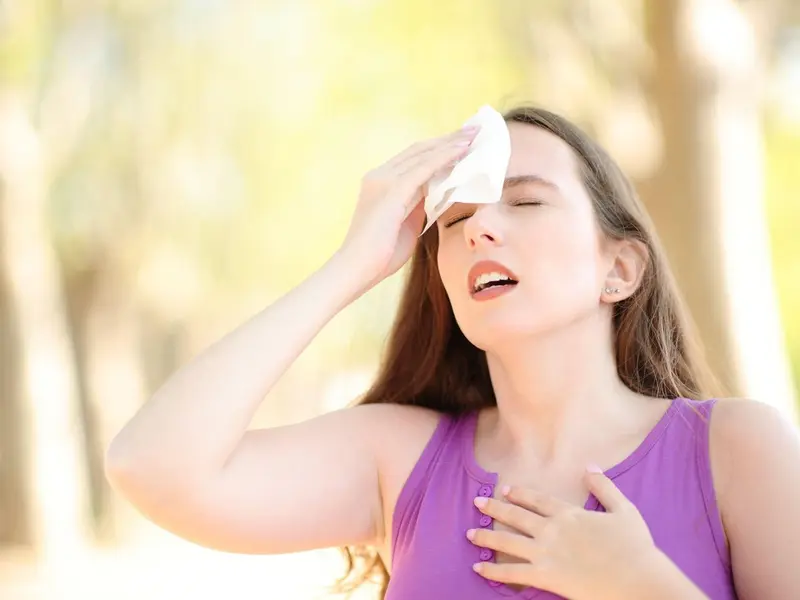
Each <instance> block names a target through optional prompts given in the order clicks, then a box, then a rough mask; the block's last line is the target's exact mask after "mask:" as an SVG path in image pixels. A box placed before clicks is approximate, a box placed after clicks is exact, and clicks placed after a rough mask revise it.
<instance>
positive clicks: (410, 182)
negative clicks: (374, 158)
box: [393, 147, 469, 216]
mask: <svg viewBox="0 0 800 600" xmlns="http://www.w3.org/2000/svg"><path fill="white" fill-rule="evenodd" d="M467 152H469V148H467V147H444V148H439V149H437V150H436V151H435V152H433V153H432V154H431V155H430V156H429V157H427V158H426V159H424V160H420V162H419V163H418V164H416V165H414V167H412V168H411V169H410V170H409V171H407V172H406V173H404V174H402V175H400V176H399V179H398V180H397V182H396V184H395V186H394V189H393V193H394V194H397V196H395V197H399V198H401V199H402V202H403V206H404V210H405V215H406V216H408V215H409V214H410V213H411V211H412V209H413V208H414V207H415V206H416V205H417V204H418V203H419V202H421V201H422V199H423V197H424V196H423V193H422V188H423V185H424V184H425V183H427V182H428V181H429V180H430V179H431V177H433V175H434V173H436V172H437V171H438V170H439V169H441V168H442V165H444V164H446V163H447V162H449V161H452V160H455V159H457V158H459V157H462V156H464V155H465V154H466V153H467Z"/></svg>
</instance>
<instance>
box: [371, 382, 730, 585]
mask: <svg viewBox="0 0 800 600" xmlns="http://www.w3.org/2000/svg"><path fill="white" fill-rule="evenodd" d="M714 404H715V401H714V400H706V401H696V400H687V399H683V398H678V399H675V400H673V401H672V403H671V404H670V406H669V408H668V409H667V411H666V412H665V413H664V415H663V416H662V417H661V419H660V420H659V421H658V423H657V424H656V425H655V427H654V428H653V429H652V430H651V431H650V432H649V434H648V435H647V436H646V438H645V439H644V441H643V442H642V443H641V444H640V445H639V447H638V448H637V449H636V450H635V451H634V452H633V453H632V454H631V455H630V456H628V457H627V458H626V459H624V460H623V461H622V462H620V463H619V464H617V465H616V466H614V467H613V468H611V469H609V470H608V471H606V472H605V474H606V476H608V477H609V478H610V479H611V480H612V481H613V482H614V484H615V485H616V486H617V487H618V488H619V489H620V490H621V491H622V492H623V493H624V494H625V496H626V497H627V498H628V499H629V500H630V501H631V502H632V503H633V504H634V505H635V506H636V507H637V508H638V510H639V512H640V513H641V514H642V516H643V517H644V519H645V521H646V522H647V525H648V527H649V529H650V532H651V534H652V536H653V539H654V541H655V543H656V545H657V546H658V547H659V548H660V549H661V550H662V551H663V552H664V553H665V554H666V555H667V556H668V557H669V558H670V559H671V560H672V561H673V562H674V563H675V564H676V565H677V566H678V567H679V568H680V569H681V570H682V571H683V573H684V574H685V575H686V576H687V577H689V578H690V579H691V580H692V581H693V582H694V583H695V585H697V586H698V587H699V588H700V589H701V590H702V591H703V592H705V594H706V595H707V596H708V597H709V598H710V599H711V600H728V599H735V598H736V593H735V591H734V587H733V582H732V577H731V566H730V556H729V552H728V548H727V544H726V542H725V536H724V532H723V528H722V522H721V519H720V515H719V511H718V508H717V503H716V499H715V494H714V488H713V484H712V478H711V466H710V462H709V447H708V445H709V438H708V423H709V420H710V416H711V410H712V408H713V406H714ZM476 423H477V413H471V414H468V415H466V416H462V417H451V416H447V415H445V416H443V417H442V418H441V420H440V422H439V424H438V425H437V427H436V430H435V432H434V433H433V435H432V436H431V439H430V440H429V441H428V443H427V445H426V446H425V448H424V450H423V451H422V454H421V455H420V458H419V460H418V461H417V463H416V465H415V466H414V468H413V469H412V471H411V474H410V475H409V478H408V480H407V481H406V483H405V485H404V487H403V488H402V490H401V491H400V495H399V497H398V500H397V505H396V506H395V511H394V522H393V527H392V529H393V531H392V542H391V543H392V576H391V579H390V581H389V587H388V589H387V592H386V600H429V599H430V600H441V599H443V598H458V599H459V600H502V599H503V598H515V599H518V600H530V599H532V598H535V599H536V600H552V599H554V598H562V596H558V595H556V594H552V593H550V592H547V591H544V590H539V589H535V588H530V587H529V588H525V589H522V590H518V589H515V588H512V587H509V586H507V585H505V584H501V583H498V582H494V581H490V580H488V579H485V578H483V577H482V576H480V575H478V574H477V573H475V572H474V571H473V570H472V565H473V564H474V563H476V562H479V561H487V560H489V561H490V560H494V556H493V552H492V551H491V550H488V549H485V548H484V549H482V548H479V547H477V546H475V545H473V544H472V543H471V542H470V541H469V540H467V537H466V531H467V529H471V528H478V527H491V526H492V519H491V518H490V517H488V516H485V515H483V514H482V513H481V512H480V511H478V509H477V508H476V507H475V506H474V504H473V499H474V498H475V497H476V496H487V497H488V496H492V495H493V494H494V490H495V486H496V485H497V474H496V473H489V472H487V471H485V470H484V469H482V468H481V467H480V466H479V465H478V463H477V462H476V460H475V453H474V448H475V446H474V440H475V427H476ZM587 495H588V494H587ZM584 508H586V509H587V510H594V511H603V510H604V509H603V507H602V505H600V503H599V501H598V500H597V499H596V498H595V497H594V496H592V495H589V498H588V500H587V501H586V504H585V506H584ZM598 551H599V552H602V549H601V548H598Z"/></svg>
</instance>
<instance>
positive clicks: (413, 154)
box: [386, 128, 478, 170]
mask: <svg viewBox="0 0 800 600" xmlns="http://www.w3.org/2000/svg"><path fill="white" fill-rule="evenodd" d="M477 131H478V130H477V129H474V128H461V129H458V130H456V131H452V132H450V133H448V134H447V135H442V136H438V137H435V138H431V139H428V140H424V141H422V142H417V143H415V144H411V146H409V147H408V148H406V149H405V150H403V151H402V152H401V153H400V154H398V155H397V156H395V157H393V158H391V159H389V161H388V162H387V163H386V166H387V167H389V168H393V169H397V168H399V167H401V166H402V165H404V164H405V163H407V162H408V161H409V160H413V159H415V158H417V157H419V156H421V155H425V154H427V153H429V152H430V151H432V150H434V149H436V148H439V147H441V146H444V145H447V144H455V143H458V141H460V140H464V139H467V140H472V138H473V137H475V134H476V133H477ZM403 170H405V169H403Z"/></svg>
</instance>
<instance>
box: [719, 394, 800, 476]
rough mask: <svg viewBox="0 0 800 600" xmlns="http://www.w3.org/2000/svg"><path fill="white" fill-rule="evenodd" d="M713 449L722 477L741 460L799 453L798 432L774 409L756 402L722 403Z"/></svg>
mask: <svg viewBox="0 0 800 600" xmlns="http://www.w3.org/2000/svg"><path fill="white" fill-rule="evenodd" d="M709 438H710V440H709V441H710V448H711V452H712V454H714V455H716V458H717V459H718V460H716V461H715V462H716V463H717V464H718V466H719V467H720V469H721V474H722V473H724V472H725V471H726V469H728V470H730V469H732V468H733V467H734V466H736V467H737V468H740V467H742V465H741V464H737V463H738V461H740V460H743V459H746V460H747V461H748V462H753V461H756V460H758V459H759V458H761V459H764V458H775V457H776V456H781V455H783V454H784V453H786V452H788V453H789V454H791V453H792V452H797V447H796V446H797V430H796V429H795V427H794V426H793V424H792V423H791V422H790V421H789V420H788V419H787V418H786V417H785V416H784V415H783V414H782V413H781V412H780V411H779V410H778V409H777V408H775V407H774V406H771V405H769V404H766V403H764V402H759V401H756V400H747V399H741V398H730V399H722V400H718V401H717V402H716V404H715V406H714V411H713V418H712V419H711V422H710V425H709Z"/></svg>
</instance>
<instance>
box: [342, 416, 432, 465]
mask: <svg viewBox="0 0 800 600" xmlns="http://www.w3.org/2000/svg"><path fill="white" fill-rule="evenodd" d="M346 410H348V411H352V413H353V418H354V419H357V420H358V421H360V426H359V429H360V431H362V432H363V435H365V436H366V437H367V441H368V443H369V444H370V446H371V447H372V448H373V449H374V454H375V456H376V457H377V459H378V467H379V470H380V472H381V479H386V478H389V479H393V478H394V477H395V473H397V472H398V471H400V472H404V471H405V470H407V467H408V464H409V463H415V462H416V461H417V459H418V458H419V455H420V454H421V453H422V451H423V449H424V448H425V446H426V445H427V443H428V442H429V441H430V439H431V437H432V436H433V434H434V432H435V431H436V428H437V427H438V426H439V424H440V423H441V422H442V420H443V419H448V417H447V416H446V415H443V414H442V413H439V412H437V411H434V410H431V409H429V408H423V407H420V406H404V405H400V404H366V405H359V406H355V407H353V408H350V409H346Z"/></svg>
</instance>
